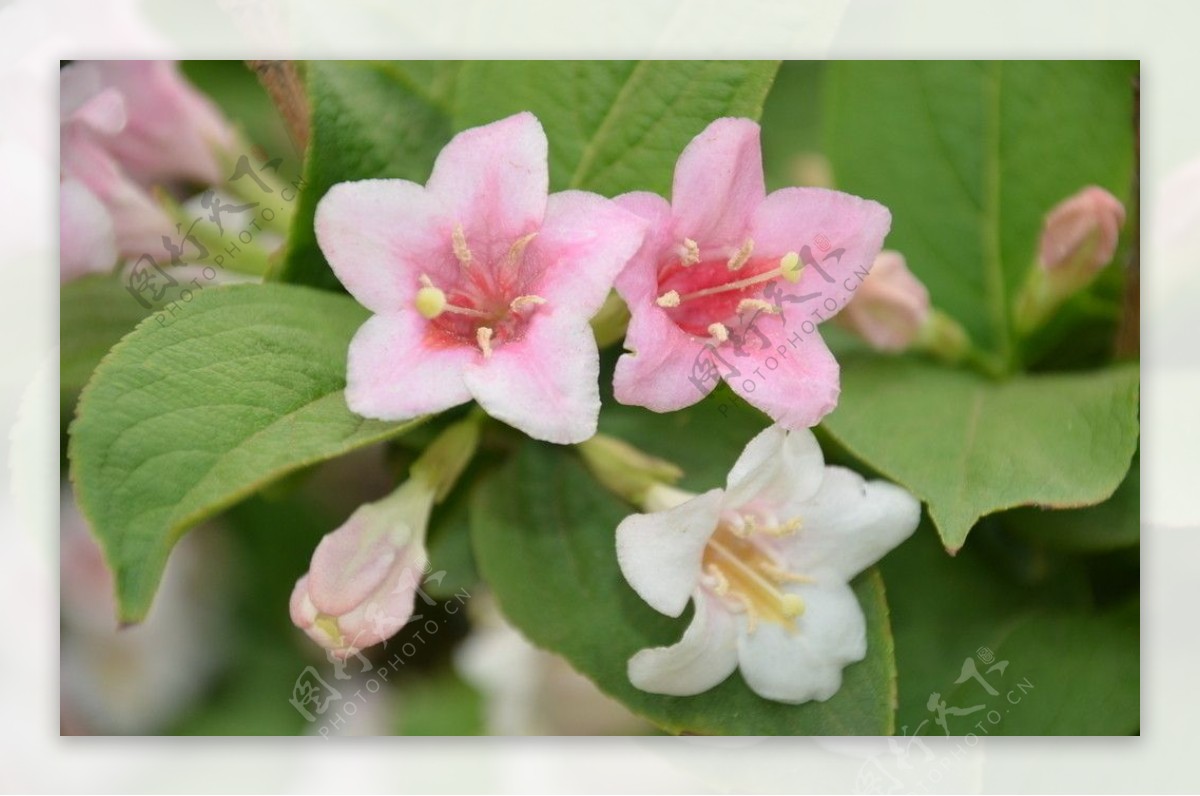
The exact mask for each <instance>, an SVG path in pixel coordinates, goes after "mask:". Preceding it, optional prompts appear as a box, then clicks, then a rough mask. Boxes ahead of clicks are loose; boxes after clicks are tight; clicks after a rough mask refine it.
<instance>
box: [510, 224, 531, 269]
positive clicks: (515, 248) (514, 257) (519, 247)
mask: <svg viewBox="0 0 1200 796" xmlns="http://www.w3.org/2000/svg"><path fill="white" fill-rule="evenodd" d="M536 237H537V233H536V232H530V233H529V234H528V235H525V236H523V237H520V238H517V239H516V240H515V241H513V245H512V246H510V247H509V248H508V254H507V255H506V256H505V258H504V264H505V265H507V266H509V267H516V266H518V265H520V264H521V258H522V257H524V256H525V247H526V246H528V245H529V241H531V240H533V239H534V238H536Z"/></svg>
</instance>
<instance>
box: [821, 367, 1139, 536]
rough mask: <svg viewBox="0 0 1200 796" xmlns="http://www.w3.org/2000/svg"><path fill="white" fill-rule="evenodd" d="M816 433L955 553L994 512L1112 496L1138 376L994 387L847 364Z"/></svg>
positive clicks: (1116, 372) (1125, 464)
mask: <svg viewBox="0 0 1200 796" xmlns="http://www.w3.org/2000/svg"><path fill="white" fill-rule="evenodd" d="M824 427H825V428H826V429H827V430H828V431H829V432H830V433H831V434H832V435H833V436H834V437H835V438H836V439H837V440H838V441H839V442H840V443H841V444H842V445H844V446H845V447H846V448H847V449H849V450H850V451H851V452H852V453H853V454H854V455H855V456H858V457H859V458H860V459H862V460H864V461H866V462H868V463H869V464H870V465H871V466H872V467H874V468H875V469H876V470H878V471H879V472H880V473H882V474H883V475H884V476H886V477H887V478H889V479H891V480H893V481H896V482H897V483H899V484H901V485H902V486H904V487H906V488H907V489H909V490H910V491H911V492H912V493H913V494H915V495H916V496H917V497H919V498H920V499H921V500H923V501H925V502H926V503H927V504H928V505H929V513H930V516H932V517H933V521H934V522H935V523H936V524H937V528H938V533H939V534H940V535H941V537H942V541H943V543H944V544H945V545H946V548H947V549H948V550H950V551H951V552H953V551H956V550H958V549H959V548H960V547H962V545H963V542H964V541H965V540H966V538H967V532H968V531H969V530H970V529H971V526H972V525H974V524H975V521H976V520H978V519H979V518H980V517H982V516H984V515H987V514H990V513H992V512H994V511H999V510H1001V509H1008V508H1014V507H1016V506H1029V505H1039V506H1044V507H1049V508H1070V507H1079V506H1088V505H1092V504H1095V503H1099V502H1101V501H1103V500H1105V499H1107V498H1108V497H1109V496H1111V495H1112V494H1113V492H1114V490H1116V488H1117V486H1118V485H1119V484H1120V483H1121V480H1122V478H1123V477H1124V475H1125V473H1126V472H1127V471H1128V469H1129V463H1130V459H1131V458H1132V456H1133V452H1134V450H1135V448H1136V447H1137V438H1138V369H1137V366H1136V365H1122V366H1114V367H1110V368H1106V369H1104V370H1099V371H1094V372H1090V373H1065V374H1052V375H1026V376H1019V377H1016V378H1014V379H1011V380H1009V381H1003V382H996V381H990V380H987V379H985V378H983V377H981V376H978V375H976V374H973V373H970V372H967V371H960V370H950V369H947V368H944V367H941V366H938V365H934V364H931V363H926V362H920V361H915V360H910V359H891V358H869V359H854V360H849V361H846V362H843V371H842V393H841V399H840V402H839V404H838V408H837V409H836V410H834V412H833V413H832V414H830V415H829V416H828V417H827V418H825V421H824Z"/></svg>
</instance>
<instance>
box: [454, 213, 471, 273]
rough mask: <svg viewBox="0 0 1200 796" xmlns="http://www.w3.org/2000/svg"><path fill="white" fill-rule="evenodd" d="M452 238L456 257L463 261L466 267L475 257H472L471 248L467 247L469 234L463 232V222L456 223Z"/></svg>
mask: <svg viewBox="0 0 1200 796" xmlns="http://www.w3.org/2000/svg"><path fill="white" fill-rule="evenodd" d="M450 240H451V241H452V242H453V244H454V257H455V259H457V260H458V261H459V262H460V263H462V265H463V267H464V268H465V267H466V266H469V265H470V264H471V262H472V260H473V259H474V258H472V257H471V250H470V249H469V248H467V236H466V235H465V234H464V233H463V228H462V224H455V225H454V232H452V233H451V234H450Z"/></svg>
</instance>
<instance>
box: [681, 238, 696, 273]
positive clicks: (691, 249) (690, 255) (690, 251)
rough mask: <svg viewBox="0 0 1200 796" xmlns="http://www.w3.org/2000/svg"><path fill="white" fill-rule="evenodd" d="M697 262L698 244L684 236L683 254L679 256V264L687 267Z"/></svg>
mask: <svg viewBox="0 0 1200 796" xmlns="http://www.w3.org/2000/svg"><path fill="white" fill-rule="evenodd" d="M698 262H700V246H699V245H698V244H697V243H696V241H694V240H692V239H691V238H684V239H683V255H682V256H681V257H680V258H679V264H680V265H682V266H683V267H684V268H687V267H688V266H690V265H695V264H696V263H698Z"/></svg>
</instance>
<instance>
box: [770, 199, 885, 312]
mask: <svg viewBox="0 0 1200 796" xmlns="http://www.w3.org/2000/svg"><path fill="white" fill-rule="evenodd" d="M891 225H892V214H891V213H890V212H889V211H888V209H887V208H886V207H884V206H883V205H881V204H879V203H878V202H872V201H870V200H869V199H860V198H859V197H857V196H851V195H850V194H846V193H841V192H839V191H830V190H826V189H824V188H784V189H783V190H780V191H775V192H774V193H772V194H771V195H770V196H768V197H767V198H766V199H765V200H764V201H763V203H762V204H761V205H760V206H759V208H758V210H757V211H756V212H755V213H754V220H753V223H752V225H751V230H750V237H751V238H753V239H754V252H755V254H756V255H758V254H762V255H765V256H771V257H782V256H783V255H785V254H787V253H788V252H797V253H799V254H800V255H801V260H802V262H804V263H805V266H804V271H803V274H802V276H801V277H800V282H799V283H798V284H797V285H787V284H781V287H783V288H785V292H786V293H794V294H797V295H803V296H813V298H812V299H810V300H808V301H806V302H805V303H803V304H797V305H789V306H796V307H803V308H804V315H805V316H806V317H808V316H809V313H810V312H816V313H817V315H815V316H812V318H813V320H814V321H816V322H820V321H822V320H826V319H828V318H831V317H833V316H834V315H836V314H837V313H838V312H839V311H840V310H841V309H842V307H844V306H846V302H848V301H849V300H850V298H851V297H852V296H853V295H854V291H855V290H857V288H858V285H859V284H861V282H862V280H863V279H864V278H866V275H867V274H868V273H870V271H871V266H872V264H873V263H874V262H875V256H876V255H877V254H879V251H880V249H881V248H882V247H883V239H884V238H885V237H886V236H887V233H888V230H889V229H891Z"/></svg>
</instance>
